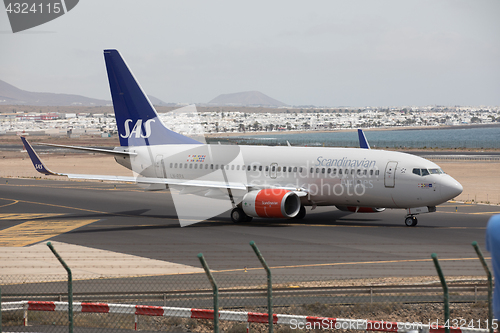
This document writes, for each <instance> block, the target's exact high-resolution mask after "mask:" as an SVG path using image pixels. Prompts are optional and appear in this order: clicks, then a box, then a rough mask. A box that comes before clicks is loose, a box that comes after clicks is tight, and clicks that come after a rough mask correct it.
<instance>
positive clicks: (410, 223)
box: [405, 216, 418, 227]
mask: <svg viewBox="0 0 500 333" xmlns="http://www.w3.org/2000/svg"><path fill="white" fill-rule="evenodd" d="M417 223H418V220H417V217H416V216H407V217H406V218H405V224H406V226H407V227H414V226H416V225H417Z"/></svg>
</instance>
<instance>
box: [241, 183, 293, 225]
mask: <svg viewBox="0 0 500 333" xmlns="http://www.w3.org/2000/svg"><path fill="white" fill-rule="evenodd" d="M241 207H242V208H243V211H244V212H245V214H247V215H248V216H253V217H275V218H291V217H295V216H296V215H297V214H298V213H299V210H300V199H299V197H298V196H297V194H295V193H294V192H293V191H288V190H283V189H272V188H269V189H264V190H260V191H252V192H249V193H247V194H245V196H244V197H243V200H242V202H241Z"/></svg>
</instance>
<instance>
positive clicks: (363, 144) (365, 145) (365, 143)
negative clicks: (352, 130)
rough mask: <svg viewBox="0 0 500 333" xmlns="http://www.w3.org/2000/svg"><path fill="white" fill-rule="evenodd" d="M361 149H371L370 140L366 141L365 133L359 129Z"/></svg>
mask: <svg viewBox="0 0 500 333" xmlns="http://www.w3.org/2000/svg"><path fill="white" fill-rule="evenodd" d="M358 138H359V147H360V148H363V149H370V145H369V144H368V140H366V137H365V133H364V132H363V130H362V129H358Z"/></svg>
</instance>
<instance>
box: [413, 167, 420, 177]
mask: <svg viewBox="0 0 500 333" xmlns="http://www.w3.org/2000/svg"><path fill="white" fill-rule="evenodd" d="M413 173H414V174H416V175H419V176H420V169H417V168H415V169H413Z"/></svg>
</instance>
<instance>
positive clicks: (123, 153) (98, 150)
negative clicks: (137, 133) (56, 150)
mask: <svg viewBox="0 0 500 333" xmlns="http://www.w3.org/2000/svg"><path fill="white" fill-rule="evenodd" d="M23 139H24V137H21V140H23ZM24 140H25V139H24ZM24 140H23V143H24ZM35 145H36V146H51V147H60V148H69V149H76V150H84V151H89V152H93V153H101V154H108V155H115V156H116V155H118V156H135V155H137V153H132V152H128V151H120V150H109V149H101V148H92V147H79V146H65V145H56V144H53V143H36V144H35ZM24 146H26V145H24Z"/></svg>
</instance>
